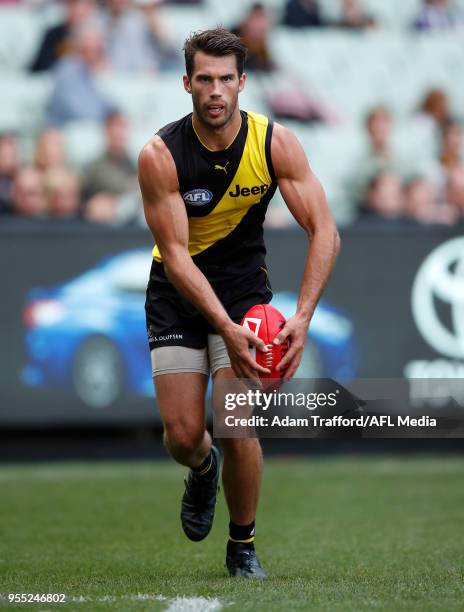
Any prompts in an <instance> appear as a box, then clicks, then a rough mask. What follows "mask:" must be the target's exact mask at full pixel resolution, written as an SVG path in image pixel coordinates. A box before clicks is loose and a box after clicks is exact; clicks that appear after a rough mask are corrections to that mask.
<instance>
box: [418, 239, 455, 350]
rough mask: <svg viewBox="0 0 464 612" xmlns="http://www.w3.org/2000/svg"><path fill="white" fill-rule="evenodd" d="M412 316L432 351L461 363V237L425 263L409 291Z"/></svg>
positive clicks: (440, 247) (439, 250) (434, 252)
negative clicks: (445, 313) (410, 292)
mask: <svg viewBox="0 0 464 612" xmlns="http://www.w3.org/2000/svg"><path fill="white" fill-rule="evenodd" d="M444 304H445V305H446V307H447V308H448V311H449V314H448V313H447V316H443V310H444V309H443V305H444ZM440 306H441V310H440ZM412 312H413V316H414V320H415V322H416V325H417V328H418V329H419V331H420V333H421V334H422V336H423V338H424V339H425V340H426V342H427V343H428V344H429V345H430V346H431V347H432V348H434V349H435V350H436V351H438V352H439V353H441V354H443V355H446V356H447V357H450V358H455V359H464V237H459V238H453V239H452V240H448V241H447V242H445V243H444V244H442V245H440V246H439V247H438V248H436V249H435V250H434V251H432V253H430V255H428V257H427V258H426V259H425V260H424V262H423V263H422V265H421V267H420V268H419V271H418V272H417V275H416V278H415V280H414V284H413V287H412Z"/></svg>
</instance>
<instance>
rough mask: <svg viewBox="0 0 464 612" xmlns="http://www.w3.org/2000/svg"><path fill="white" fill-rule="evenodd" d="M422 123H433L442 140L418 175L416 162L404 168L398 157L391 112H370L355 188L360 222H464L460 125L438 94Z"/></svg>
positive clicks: (426, 105) (429, 100)
mask: <svg viewBox="0 0 464 612" xmlns="http://www.w3.org/2000/svg"><path fill="white" fill-rule="evenodd" d="M418 118H419V120H427V121H431V122H432V123H433V124H434V127H435V128H436V131H437V133H438V135H439V145H438V155H437V157H436V159H435V160H432V163H430V164H428V165H427V166H426V167H425V168H424V167H422V168H421V169H420V170H419V167H417V168H414V160H412V162H411V161H410V162H409V163H406V162H405V161H404V160H401V157H400V156H398V155H397V154H395V151H394V148H393V145H392V122H393V118H392V115H391V114H390V112H389V111H388V110H387V109H386V108H384V107H376V108H374V109H372V110H371V111H370V112H369V113H368V115H367V118H366V136H367V148H366V153H365V156H364V157H362V158H361V159H359V160H357V163H356V168H357V169H358V170H357V173H356V179H357V181H355V182H354V183H355V186H354V187H353V189H354V193H353V199H354V200H355V201H357V202H358V205H359V212H360V215H361V216H362V217H372V216H375V217H379V218H383V219H385V220H395V221H405V220H408V221H410V222H417V223H421V224H446V225H451V224H455V223H458V222H463V221H464V207H463V203H464V180H463V178H464V155H463V151H464V148H463V139H462V129H463V128H462V125H461V123H460V122H459V121H458V120H456V119H453V118H452V117H450V115H449V111H448V102H447V98H446V96H445V94H444V93H443V92H441V91H439V90H432V91H430V92H429V93H428V94H427V95H426V97H425V99H424V102H423V104H422V105H421V108H420V113H419V117H418ZM411 121H412V119H411Z"/></svg>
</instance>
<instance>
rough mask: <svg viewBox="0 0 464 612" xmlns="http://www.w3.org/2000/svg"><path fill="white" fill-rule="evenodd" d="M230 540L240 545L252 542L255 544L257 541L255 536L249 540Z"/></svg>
mask: <svg viewBox="0 0 464 612" xmlns="http://www.w3.org/2000/svg"><path fill="white" fill-rule="evenodd" d="M229 540H230V541H231V542H237V543H240V544H249V543H250V542H254V541H255V536H252V537H251V538H248V540H234V538H231V537H230V536H229Z"/></svg>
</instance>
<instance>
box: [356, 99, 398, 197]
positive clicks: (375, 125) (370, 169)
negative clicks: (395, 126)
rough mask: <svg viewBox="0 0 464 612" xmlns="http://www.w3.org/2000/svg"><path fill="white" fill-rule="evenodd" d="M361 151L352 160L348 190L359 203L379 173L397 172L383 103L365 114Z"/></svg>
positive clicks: (388, 115) (390, 129)
mask: <svg viewBox="0 0 464 612" xmlns="http://www.w3.org/2000/svg"><path fill="white" fill-rule="evenodd" d="M365 126H366V137H367V138H366V146H365V152H364V153H363V154H362V155H361V156H360V158H359V159H357V160H356V162H355V165H354V168H353V171H352V173H351V178H350V180H349V185H348V189H349V190H350V191H351V194H352V201H353V202H358V203H359V202H362V201H363V200H364V199H365V194H366V193H367V192H369V184H371V181H372V180H373V179H375V178H376V177H378V176H379V175H383V174H387V175H388V176H389V175H390V174H393V175H398V176H400V175H401V170H402V168H401V163H400V160H399V159H398V156H397V154H396V153H395V152H394V150H393V146H392V143H391V140H392V116H391V114H390V112H389V111H388V110H387V109H386V108H385V107H383V106H376V107H375V108H372V109H371V110H370V111H369V113H368V115H367V117H366V122H365Z"/></svg>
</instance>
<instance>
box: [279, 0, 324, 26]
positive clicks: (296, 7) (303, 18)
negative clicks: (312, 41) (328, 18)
mask: <svg viewBox="0 0 464 612" xmlns="http://www.w3.org/2000/svg"><path fill="white" fill-rule="evenodd" d="M282 23H283V25H286V26H290V27H292V28H307V27H313V28H318V27H321V26H325V25H328V24H327V23H326V22H325V21H324V20H323V19H322V17H321V13H320V9H319V2H318V0H287V4H286V6H285V12H284V17H283V20H282Z"/></svg>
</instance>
